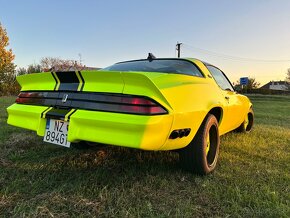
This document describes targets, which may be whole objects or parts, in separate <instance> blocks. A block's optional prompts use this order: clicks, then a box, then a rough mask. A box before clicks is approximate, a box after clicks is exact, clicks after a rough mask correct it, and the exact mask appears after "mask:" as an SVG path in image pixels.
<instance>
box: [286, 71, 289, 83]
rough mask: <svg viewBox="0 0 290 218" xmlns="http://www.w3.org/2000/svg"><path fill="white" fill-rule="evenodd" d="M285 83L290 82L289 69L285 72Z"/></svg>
mask: <svg viewBox="0 0 290 218" xmlns="http://www.w3.org/2000/svg"><path fill="white" fill-rule="evenodd" d="M286 81H287V82H290V68H289V69H288V70H287V76H286Z"/></svg>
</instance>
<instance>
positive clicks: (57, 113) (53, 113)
mask: <svg viewBox="0 0 290 218" xmlns="http://www.w3.org/2000/svg"><path fill="white" fill-rule="evenodd" d="M69 111H70V109H56V108H53V109H51V110H50V111H49V112H47V113H46V116H45V118H51V119H61V120H63V119H64V118H65V115H66V114H67V113H68V112H69Z"/></svg>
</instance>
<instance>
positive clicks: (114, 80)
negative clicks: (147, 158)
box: [7, 54, 254, 174]
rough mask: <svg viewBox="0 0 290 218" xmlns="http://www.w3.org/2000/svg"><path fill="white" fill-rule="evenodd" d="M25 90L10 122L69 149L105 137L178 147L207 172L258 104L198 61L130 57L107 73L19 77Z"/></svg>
mask: <svg viewBox="0 0 290 218" xmlns="http://www.w3.org/2000/svg"><path fill="white" fill-rule="evenodd" d="M17 81H18V82H19V84H20V85H21V92H20V94H19V95H18V98H17V99H16V103H15V104H13V105H11V106H10V107H8V108H7V111H8V114H9V116H8V124H11V125H14V126H18V127H22V128H26V129H30V130H33V131H36V132H37V134H38V135H39V136H42V137H43V139H44V141H46V142H50V143H54V144H58V145H62V146H66V147H69V146H70V143H71V142H82V141H85V142H97V143H103V144H111V145H116V146H126V147H131V148H138V149H144V150H176V151H178V152H179V157H180V158H179V159H180V163H181V166H182V167H183V168H184V169H186V170H189V171H191V172H195V173H198V174H207V173H210V172H211V171H213V170H214V169H215V167H216V164H217V159H218V153H219V145H220V136H221V135H223V134H225V133H227V132H230V131H232V130H236V131H238V132H249V131H250V130H251V129H252V126H253V120H254V114H253V110H252V103H251V102H250V100H249V99H248V98H247V97H246V96H243V95H240V94H237V93H236V92H235V91H234V89H233V87H232V85H231V83H230V82H229V80H228V79H227V77H226V76H225V74H224V73H223V72H222V71H221V70H220V69H219V68H217V67H215V66H213V65H211V64H208V63H205V62H202V61H200V60H197V59H181V58H155V57H154V56H153V55H151V54H150V55H149V56H148V58H147V59H142V60H133V61H126V62H120V63H117V64H114V65H112V66H110V67H107V68H104V69H102V70H99V71H73V72H72V71H71V72H46V73H36V74H29V75H23V76H19V77H17Z"/></svg>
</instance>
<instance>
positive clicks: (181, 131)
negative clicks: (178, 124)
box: [169, 128, 191, 139]
mask: <svg viewBox="0 0 290 218" xmlns="http://www.w3.org/2000/svg"><path fill="white" fill-rule="evenodd" d="M190 131H191V129H190V128H187V129H176V130H173V131H172V132H171V134H170V136H169V138H170V139H176V138H178V137H179V138H183V137H186V136H188V135H189V134H190Z"/></svg>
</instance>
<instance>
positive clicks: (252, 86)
mask: <svg viewBox="0 0 290 218" xmlns="http://www.w3.org/2000/svg"><path fill="white" fill-rule="evenodd" d="M248 79H249V82H248V85H246V86H243V89H257V88H259V86H260V83H259V82H258V81H256V78H254V77H248ZM234 87H240V88H241V84H240V81H239V80H238V81H237V82H236V83H235V84H234Z"/></svg>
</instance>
